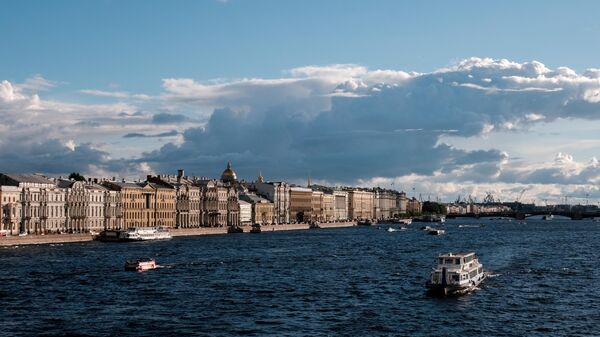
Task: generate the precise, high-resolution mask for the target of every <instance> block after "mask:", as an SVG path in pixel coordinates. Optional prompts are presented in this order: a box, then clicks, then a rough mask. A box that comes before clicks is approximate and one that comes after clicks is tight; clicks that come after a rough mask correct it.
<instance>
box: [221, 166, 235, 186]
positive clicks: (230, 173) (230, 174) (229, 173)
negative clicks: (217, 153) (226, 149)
mask: <svg viewBox="0 0 600 337" xmlns="http://www.w3.org/2000/svg"><path fill="white" fill-rule="evenodd" d="M221 180H222V181H223V182H225V183H231V182H234V181H236V180H237V174H235V171H234V170H233V169H232V168H231V163H230V162H227V168H226V169H225V171H223V174H221Z"/></svg>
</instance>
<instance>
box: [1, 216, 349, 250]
mask: <svg viewBox="0 0 600 337" xmlns="http://www.w3.org/2000/svg"><path fill="white" fill-rule="evenodd" d="M355 225H356V222H352V221H349V222H334V223H322V224H319V226H320V227H321V228H338V227H352V226H355ZM242 229H243V230H244V233H248V232H250V227H249V226H245V227H242ZM303 229H309V225H308V224H288V225H267V226H262V230H263V232H270V231H289V230H303ZM170 232H171V234H172V235H173V236H200V235H215V234H227V228H225V227H206V228H174V229H171V230H170ZM92 240H93V237H92V236H91V235H89V234H53V235H27V236H6V237H0V246H20V245H43V244H50V243H72V242H85V241H92Z"/></svg>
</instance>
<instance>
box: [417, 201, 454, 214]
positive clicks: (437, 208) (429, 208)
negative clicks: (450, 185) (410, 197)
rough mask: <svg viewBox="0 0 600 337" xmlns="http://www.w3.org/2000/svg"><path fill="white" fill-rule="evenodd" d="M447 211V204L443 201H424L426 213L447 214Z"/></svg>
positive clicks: (424, 211)
mask: <svg viewBox="0 0 600 337" xmlns="http://www.w3.org/2000/svg"><path fill="white" fill-rule="evenodd" d="M447 212H448V210H447V209H446V205H444V204H442V203H439V202H433V201H425V202H423V213H425V214H446V213H447Z"/></svg>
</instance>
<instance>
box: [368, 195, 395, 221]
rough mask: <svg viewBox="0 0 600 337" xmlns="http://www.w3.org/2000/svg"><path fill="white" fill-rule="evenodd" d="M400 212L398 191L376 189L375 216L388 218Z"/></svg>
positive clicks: (383, 218) (374, 199) (374, 198)
mask: <svg viewBox="0 0 600 337" xmlns="http://www.w3.org/2000/svg"><path fill="white" fill-rule="evenodd" d="M398 213H399V212H398V207H397V196H396V192H395V191H390V190H384V189H379V188H376V189H374V191H373V214H374V216H375V218H376V219H380V220H388V219H391V218H393V217H394V216H395V215H397V214H398Z"/></svg>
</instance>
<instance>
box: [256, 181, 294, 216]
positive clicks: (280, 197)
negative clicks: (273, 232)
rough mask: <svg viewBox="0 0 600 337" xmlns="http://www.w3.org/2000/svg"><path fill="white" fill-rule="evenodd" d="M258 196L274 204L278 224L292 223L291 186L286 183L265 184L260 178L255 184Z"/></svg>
mask: <svg viewBox="0 0 600 337" xmlns="http://www.w3.org/2000/svg"><path fill="white" fill-rule="evenodd" d="M254 188H255V189H256V193H257V194H258V195H261V196H263V197H264V198H267V199H268V200H269V201H271V202H272V203H273V205H274V206H275V207H274V216H275V223H276V224H283V223H289V222H290V185H289V184H288V183H286V182H282V181H280V182H271V181H270V182H264V179H263V177H262V176H258V179H257V181H256V182H255V183H254Z"/></svg>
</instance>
